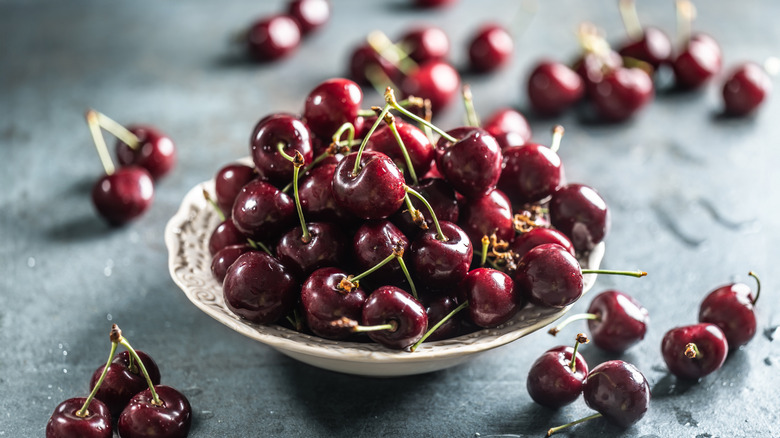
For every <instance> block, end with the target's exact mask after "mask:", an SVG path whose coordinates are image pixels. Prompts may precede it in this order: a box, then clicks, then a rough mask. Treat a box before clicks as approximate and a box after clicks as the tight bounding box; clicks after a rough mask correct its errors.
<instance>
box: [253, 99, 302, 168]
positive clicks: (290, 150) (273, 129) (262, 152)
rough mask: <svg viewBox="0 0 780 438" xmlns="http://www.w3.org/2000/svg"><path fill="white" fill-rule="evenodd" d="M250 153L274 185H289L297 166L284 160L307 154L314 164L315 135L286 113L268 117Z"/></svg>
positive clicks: (255, 133) (259, 127) (256, 133)
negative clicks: (286, 156)
mask: <svg viewBox="0 0 780 438" xmlns="http://www.w3.org/2000/svg"><path fill="white" fill-rule="evenodd" d="M250 150H251V154H252V161H254V163H255V168H256V169H257V171H258V172H259V173H260V175H263V176H264V177H265V179H268V180H270V181H271V182H272V183H277V184H287V183H288V182H290V181H291V180H292V177H293V166H291V165H290V161H289V160H288V159H287V158H285V157H284V155H283V154H282V152H283V153H284V154H287V155H294V154H295V151H298V152H300V153H301V154H302V155H303V159H304V161H305V162H306V163H310V162H311V161H312V155H313V152H312V144H311V133H310V132H309V128H308V127H307V126H306V125H305V124H304V123H303V122H302V121H300V120H298V119H297V118H295V117H293V116H290V115H286V114H282V115H275V116H273V117H266V118H264V119H262V120H261V121H260V122H258V123H257V125H256V126H255V128H254V130H253V132H252V137H251V140H250Z"/></svg>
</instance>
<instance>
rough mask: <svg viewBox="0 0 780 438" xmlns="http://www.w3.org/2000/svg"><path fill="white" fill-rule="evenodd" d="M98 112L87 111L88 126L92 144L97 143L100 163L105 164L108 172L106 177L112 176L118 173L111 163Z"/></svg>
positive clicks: (104, 166) (104, 167)
mask: <svg viewBox="0 0 780 438" xmlns="http://www.w3.org/2000/svg"><path fill="white" fill-rule="evenodd" d="M98 114H99V113H98V112H97V111H95V110H89V111H87V114H86V118H87V126H89V132H90V134H92V142H93V143H95V148H96V149H97V153H98V156H99V157H100V162H101V163H103V169H104V170H105V171H106V175H112V174H113V173H114V172H116V168H115V167H114V162H113V161H111V154H110V153H109V152H108V146H106V139H105V138H103V133H102V132H101V131H100V123H99V122H98Z"/></svg>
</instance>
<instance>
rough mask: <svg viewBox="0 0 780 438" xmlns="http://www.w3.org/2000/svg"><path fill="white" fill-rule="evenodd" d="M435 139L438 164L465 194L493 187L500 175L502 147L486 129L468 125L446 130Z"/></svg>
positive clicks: (487, 191)
mask: <svg viewBox="0 0 780 438" xmlns="http://www.w3.org/2000/svg"><path fill="white" fill-rule="evenodd" d="M447 134H448V136H442V137H441V138H440V139H439V141H438V142H437V143H436V168H437V169H438V170H439V172H441V174H442V175H443V176H444V178H445V179H446V180H447V182H449V183H450V184H451V185H452V187H453V188H454V189H455V190H456V191H458V192H459V193H461V194H463V195H464V196H466V197H472V198H476V197H481V196H484V195H486V194H488V193H489V192H490V191H491V190H493V189H494V188H495V186H496V183H497V182H498V179H499V178H500V176H501V165H502V160H503V157H502V155H501V147H500V146H499V145H498V142H496V139H495V138H494V137H493V136H492V135H490V134H488V132H487V131H485V130H483V129H480V128H474V127H468V128H457V129H454V130H451V131H449V132H447Z"/></svg>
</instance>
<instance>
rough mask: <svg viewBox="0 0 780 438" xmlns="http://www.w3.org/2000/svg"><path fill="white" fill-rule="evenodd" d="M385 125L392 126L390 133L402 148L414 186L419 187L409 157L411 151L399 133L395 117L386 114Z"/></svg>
mask: <svg viewBox="0 0 780 438" xmlns="http://www.w3.org/2000/svg"><path fill="white" fill-rule="evenodd" d="M385 123H387V125H388V126H390V131H391V132H392V133H393V137H395V141H396V143H398V147H399V148H401V153H402V154H403V156H404V161H405V162H406V168H407V169H408V170H409V176H411V177H412V184H413V185H417V184H418V181H417V173H416V172H415V171H414V166H413V165H412V159H411V158H410V157H409V151H408V150H406V145H405V144H404V141H403V139H402V138H401V134H399V133H398V127H397V126H396V125H395V117H394V116H393V115H392V114H390V113H387V114H385Z"/></svg>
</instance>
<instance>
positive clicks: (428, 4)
mask: <svg viewBox="0 0 780 438" xmlns="http://www.w3.org/2000/svg"><path fill="white" fill-rule="evenodd" d="M456 1H457V0H413V3H414V4H415V5H416V6H419V7H421V8H440V7H443V6H449V5H451V4H453V3H455V2H456Z"/></svg>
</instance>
